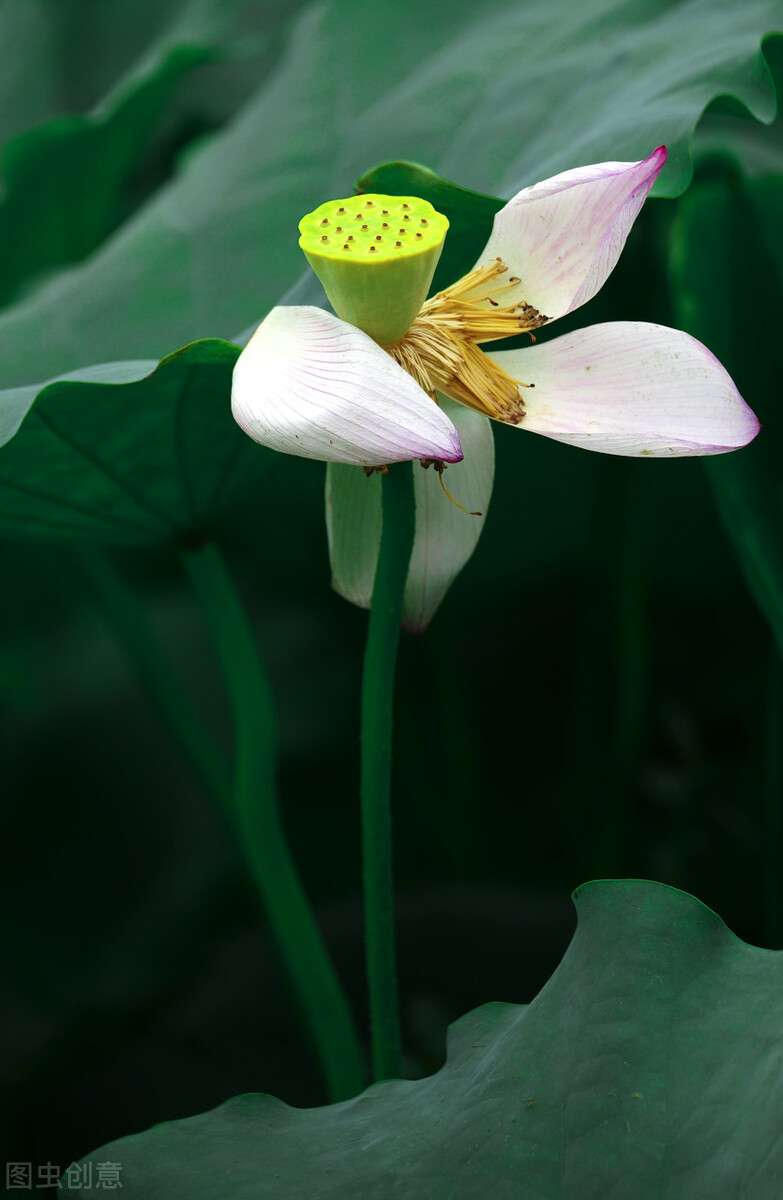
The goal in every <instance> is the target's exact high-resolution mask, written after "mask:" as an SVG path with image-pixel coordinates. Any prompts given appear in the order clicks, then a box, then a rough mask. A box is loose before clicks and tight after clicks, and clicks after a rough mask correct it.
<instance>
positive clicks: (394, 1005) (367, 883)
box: [361, 463, 414, 1079]
mask: <svg viewBox="0 0 783 1200" xmlns="http://www.w3.org/2000/svg"><path fill="white" fill-rule="evenodd" d="M413 533H414V502H413V474H412V471H411V467H410V464H408V463H402V464H400V465H398V466H394V467H392V468H391V470H390V471H389V473H388V475H386V476H385V477H384V479H383V532H382V535H381V548H380V554H379V556H378V566H377V568H376V572H375V583H374V585H373V593H372V607H371V609H370V621H369V627H368V630H367V647H366V650H365V656H364V673H363V676H362V769H361V797H362V850H363V858H364V905H365V937H366V944H367V979H368V984H369V992H370V1022H371V1028H372V1053H373V1070H374V1075H375V1078H376V1079H399V1078H401V1077H402V1047H401V1042H400V1018H399V1003H398V999H397V970H396V965H395V953H394V900H393V884H394V880H393V872H392V835H391V741H392V725H393V715H394V714H393V706H394V669H395V665H396V662H397V646H398V643H399V637H400V618H401V615H402V598H403V592H404V589H405V580H406V577H407V574H408V563H409V562H410V556H411V547H412V545H413Z"/></svg>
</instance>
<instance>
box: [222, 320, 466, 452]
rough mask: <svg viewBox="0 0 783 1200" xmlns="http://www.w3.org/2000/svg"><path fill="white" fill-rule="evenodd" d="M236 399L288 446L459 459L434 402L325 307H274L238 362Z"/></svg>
mask: <svg viewBox="0 0 783 1200" xmlns="http://www.w3.org/2000/svg"><path fill="white" fill-rule="evenodd" d="M231 405H232V409H233V413H234V418H235V419H236V421H237V423H238V424H239V425H240V426H241V427H242V429H244V431H245V433H247V434H249V436H250V437H251V438H253V440H254V441H256V442H260V443H261V445H262V446H269V447H271V448H272V449H273V450H280V451H282V453H283V454H297V455H299V456H300V457H302V458H317V459H321V460H323V461H326V462H341V463H358V464H359V465H361V466H381V465H383V464H384V463H391V462H403V461H404V460H406V459H409V458H440V459H443V460H444V462H458V461H459V460H460V459H461V458H462V449H461V447H460V443H459V437H458V435H457V432H456V430H455V428H454V426H453V425H452V424H451V422H450V421H449V419H448V418H447V417H446V416H444V414H443V413H442V412H441V410H440V409H439V408H438V406H437V404H435V403H434V401H432V400H431V399H430V397H429V396H428V395H427V394H426V392H424V391H422V389H421V388H420V387H419V385H418V384H417V383H415V382H414V380H413V379H412V378H411V376H410V375H408V374H407V372H406V371H403V369H402V367H400V366H398V365H397V363H396V362H394V360H393V359H392V358H390V356H389V355H388V354H387V353H386V352H385V350H381V348H380V347H379V346H377V345H376V344H375V342H374V341H373V340H372V339H371V338H369V337H368V336H367V334H365V333H362V332H361V330H359V329H356V328H355V327H354V326H353V325H348V324H346V322H345V321H341V320H339V319H338V318H337V317H335V316H332V314H331V313H327V312H324V311H323V310H322V309H320V308H310V307H304V308H286V307H278V308H273V309H272V311H271V312H270V313H269V315H268V317H266V319H265V320H264V321H262V322H261V324H260V325H259V327H258V329H257V330H256V332H255V333H254V334H253V337H252V338H251V339H250V341H249V342H248V344H247V346H246V347H245V349H244V350H243V351H242V353H241V355H240V356H239V359H238V361H237V364H236V367H235V368H234V384H233V389H232V396H231Z"/></svg>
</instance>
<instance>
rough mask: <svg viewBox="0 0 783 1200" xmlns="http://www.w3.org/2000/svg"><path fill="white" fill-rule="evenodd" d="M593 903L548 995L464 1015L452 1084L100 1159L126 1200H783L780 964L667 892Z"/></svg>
mask: <svg viewBox="0 0 783 1200" xmlns="http://www.w3.org/2000/svg"><path fill="white" fill-rule="evenodd" d="M576 902H577V910H578V913H579V926H578V929H577V932H576V935H575V937H574V940H573V942H572V943H571V946H570V947H569V949H568V951H567V953H566V955H565V957H564V959H563V961H562V963H561V965H560V967H559V968H558V970H557V971H556V972H555V974H554V976H553V977H552V979H551V980H550V981H549V983H548V984H547V986H546V987H545V988H544V989H543V991H542V992H541V993H540V994H539V995H538V996H537V997H536V999H535V1000H534V1001H533V1002H532V1003H531V1004H530V1005H529V1006H527V1007H526V1008H525V1007H518V1006H515V1005H511V1004H492V1005H487V1006H485V1007H484V1008H480V1009H478V1010H477V1011H476V1012H473V1013H471V1014H469V1015H468V1016H466V1017H464V1018H463V1019H462V1020H461V1021H459V1022H458V1023H457V1024H456V1026H455V1027H454V1028H453V1029H452V1031H451V1037H450V1042H449V1056H448V1061H447V1063H446V1065H445V1067H444V1068H443V1069H442V1070H441V1071H440V1072H439V1073H438V1074H437V1075H434V1076H431V1077H430V1078H428V1079H423V1080H420V1081H418V1082H415V1083H410V1082H392V1083H384V1084H378V1085H376V1086H374V1087H372V1088H370V1089H369V1090H368V1091H366V1092H364V1093H363V1094H362V1095H361V1096H358V1097H356V1099H354V1100H350V1101H348V1102H347V1103H343V1104H338V1105H332V1106H330V1107H326V1108H319V1109H306V1110H302V1109H292V1108H288V1107H287V1106H286V1105H284V1104H281V1103H280V1102H278V1101H276V1100H274V1099H272V1098H271V1097H269V1096H260V1095H247V1096H239V1097H237V1098H236V1099H234V1100H230V1101H229V1102H228V1103H227V1104H224V1105H223V1106H222V1107H220V1108H218V1109H215V1110H213V1111H212V1112H209V1113H205V1114H204V1115H203V1116H198V1117H192V1118H189V1119H186V1120H181V1121H172V1122H169V1123H167V1124H165V1125H158V1126H156V1127H155V1128H154V1129H153V1130H151V1131H150V1132H148V1133H142V1134H138V1135H136V1136H133V1137H128V1138H124V1139H122V1140H121V1141H119V1142H113V1143H111V1144H110V1145H109V1146H104V1147H103V1148H102V1149H101V1150H99V1151H97V1152H96V1153H95V1155H93V1156H91V1157H92V1158H93V1160H94V1161H95V1162H99V1161H104V1162H105V1161H107V1160H108V1161H113V1162H121V1163H122V1180H123V1195H124V1196H125V1197H126V1200H134V1198H136V1197H138V1198H139V1200H142V1197H143V1198H144V1200H146V1198H147V1197H149V1196H155V1197H156V1200H175V1198H176V1200H179V1197H181V1196H188V1197H189V1198H190V1200H199V1198H201V1197H204V1200H206V1198H207V1197H209V1198H210V1200H211V1198H212V1197H213V1196H216V1195H221V1196H225V1197H227V1198H228V1197H230V1200H262V1198H266V1197H268V1198H269V1200H289V1198H290V1200H299V1197H305V1196H306V1197H308V1200H344V1198H345V1197H348V1196H357V1197H359V1196H362V1197H364V1196H366V1197H372V1198H373V1200H386V1198H387V1197H388V1198H389V1200H391V1198H392V1197H394V1198H395V1200H403V1198H405V1200H408V1198H410V1200H413V1198H414V1197H415V1198H416V1200H479V1198H483V1197H486V1196H488V1195H491V1196H492V1197H493V1200H494V1198H497V1200H519V1198H520V1197H524V1200H553V1198H554V1197H559V1198H560V1197H562V1200H607V1197H612V1200H660V1197H662V1196H666V1197H667V1200H695V1198H696V1197H699V1198H701V1197H705V1198H706V1197H709V1200H733V1198H734V1197H738V1196H742V1197H743V1200H776V1198H777V1196H778V1195H779V1188H780V1179H781V1178H782V1177H783V1141H781V1137H780V1130H781V1127H783V1095H781V1092H780V1088H779V1087H778V1086H777V1081H778V1080H779V1078H780V1072H781V1069H783V1031H782V1030H781V1021H780V995H781V989H783V954H781V953H775V952H772V951H765V950H759V949H757V948H755V947H753V946H748V945H746V944H745V943H743V942H740V941H739V939H738V938H736V937H734V936H733V934H731V933H730V932H729V930H728V929H727V928H726V926H725V925H724V924H723V922H722V921H721V920H720V919H719V918H718V917H717V916H716V915H715V914H714V913H713V912H711V911H710V910H709V909H707V908H705V907H704V906H703V905H702V904H700V903H699V902H698V901H696V900H695V899H694V898H693V897H692V896H688V895H686V894H685V893H684V892H678V891H676V890H674V889H673V888H667V887H665V886H664V885H662V884H656V883H649V882H646V881H639V880H625V881H616V882H612V881H610V882H606V881H604V882H600V883H592V884H588V885H586V886H585V887H583V888H581V889H579V891H578V892H577V893H576ZM62 1194H63V1195H64V1196H75V1195H76V1194H77V1192H76V1191H75V1190H73V1191H72V1190H70V1189H69V1188H68V1187H67V1186H66V1187H64V1188H63V1192H62Z"/></svg>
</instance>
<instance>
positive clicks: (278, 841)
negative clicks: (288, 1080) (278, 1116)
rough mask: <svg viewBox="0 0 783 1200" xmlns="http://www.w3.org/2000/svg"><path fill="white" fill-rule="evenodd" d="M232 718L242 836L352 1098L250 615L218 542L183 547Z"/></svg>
mask: <svg viewBox="0 0 783 1200" xmlns="http://www.w3.org/2000/svg"><path fill="white" fill-rule="evenodd" d="M182 559H183V562H184V564H185V567H186V569H187V571H188V574H189V575H190V578H191V581H192V583H193V587H194V589H195V591H196V594H197V596H198V598H199V601H200V604H201V607H202V610H203V613H204V617H205V619H206V623H207V626H208V628H209V631H210V633H211V636H212V641H213V644H214V647H215V651H216V653H217V657H218V660H219V662H220V666H221V668H222V672H223V676H224V679H225V682H226V687H227V690H228V694H229V698H230V702H231V708H232V712H233V718H234V756H235V761H234V772H235V774H234V805H235V819H236V824H237V828H238V831H239V837H240V842H241V845H242V848H243V851H244V853H245V856H246V859H247V862H248V865H249V867H250V870H251V873H252V875H253V878H254V880H255V883H256V886H257V888H258V890H259V893H260V895H261V899H262V902H263V905H264V909H265V912H266V916H267V919H268V921H269V926H270V930H271V933H272V936H273V938H274V940H275V943H276V945H277V949H278V951H279V953H280V956H281V958H282V960H283V963H284V964H285V968H286V970H287V972H288V975H289V978H290V981H291V985H292V987H293V990H294V993H295V995H296V998H297V1000H298V1002H299V1004H300V1006H301V1010H302V1012H303V1015H304V1017H305V1019H306V1021H307V1025H308V1027H309V1031H310V1034H311V1036H312V1039H313V1042H314V1045H315V1050H316V1053H317V1056H318V1060H319V1062H320V1065H321V1069H322V1070H323V1074H324V1077H325V1079H326V1083H327V1087H328V1090H329V1094H330V1096H331V1098H332V1100H343V1099H347V1098H348V1097H350V1096H353V1095H356V1093H357V1092H359V1091H361V1089H362V1087H363V1086H364V1068H363V1063H362V1054H361V1048H360V1045H359V1040H358V1038H357V1035H356V1032H355V1029H354V1025H353V1019H352V1016H351V1012H350V1008H349V1005H348V1001H347V999H346V997H345V994H344V992H343V990H342V987H341V985H340V982H339V980H338V978H337V975H336V973H335V970H334V967H333V966H332V963H331V961H330V959H329V956H328V953H327V950H326V947H325V946H324V943H323V939H322V937H321V933H320V930H319V929H318V926H317V924H316V921H315V918H314V916H313V913H312V910H311V908H310V905H309V903H308V901H307V898H306V896H305V893H304V889H303V887H302V884H301V881H300V879H299V875H298V873H297V870H296V867H295V865H294V862H293V860H292V858H291V852H290V850H289V847H288V843H287V840H286V835H285V831H284V829H283V824H282V820H281V816H280V810H279V806H278V799H277V783H276V775H275V714H274V706H273V700H272V693H271V691H270V688H269V684H268V682H267V678H266V674H265V672H264V669H263V666H262V664H261V660H260V658H259V655H258V651H257V648H256V644H255V639H254V637H253V633H252V631H251V628H250V624H249V622H248V619H247V616H246V614H245V612H244V609H243V607H242V604H241V601H240V599H239V597H238V595H237V593H236V590H235V589H234V586H233V584H232V582H231V578H230V576H229V574H228V571H227V569H226V566H225V563H224V562H223V559H222V557H221V555H220V552H219V551H218V549H217V547H216V546H214V545H207V546H204V547H203V548H201V549H198V550H194V551H183V552H182Z"/></svg>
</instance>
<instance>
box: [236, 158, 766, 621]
mask: <svg viewBox="0 0 783 1200" xmlns="http://www.w3.org/2000/svg"><path fill="white" fill-rule="evenodd" d="M665 161H666V150H665V148H664V147H662V146H661V147H659V148H658V149H657V150H655V151H654V152H653V153H652V154H651V155H650V156H649V157H648V158H646V159H644V160H642V161H641V162H607V163H599V164H597V165H593V166H587V167H579V168H576V169H575V170H570V171H565V172H563V173H562V174H560V175H555V176H554V177H553V178H551V179H547V180H544V181H543V182H542V183H537V184H535V185H533V186H532V187H528V188H524V189H523V190H522V191H521V192H519V193H518V194H517V195H516V196H514V197H513V199H511V200H510V201H509V202H508V203H507V204H506V205H505V207H504V208H502V209H501V210H500V211H499V212H498V213H497V215H496V216H495V221H494V226H493V230H492V233H491V235H490V238H489V241H488V242H487V244H486V246H485V248H484V250H483V252H482V254H481V255H480V256H479V259H478V261H477V263H476V264H475V266H474V267H473V269H472V270H471V271H469V272H468V274H467V275H466V276H464V278H462V279H461V280H459V281H458V282H457V283H455V284H453V285H452V286H450V287H448V288H446V289H445V290H444V291H442V292H439V293H438V294H437V295H436V296H433V297H432V298H431V299H429V300H425V301H424V302H423V303H421V301H422V300H423V299H424V296H426V289H427V287H428V286H429V282H430V281H431V278H432V272H433V271H434V268H435V263H436V262H437V256H438V254H439V253H440V246H441V245H442V240H443V236H445V227H446V226H447V223H446V222H445V218H443V217H440V215H439V214H437V213H435V210H433V209H431V208H430V206H428V205H425V206H424V207H422V205H423V203H424V202H422V201H417V200H415V199H413V198H403V199H402V200H401V199H400V198H399V197H382V196H369V197H365V196H360V197H356V198H353V199H351V200H346V201H339V202H338V201H334V202H330V205H328V206H327V205H324V206H322V208H321V209H318V210H316V212H315V213H314V214H311V217H310V218H306V219H305V221H303V223H302V225H301V226H300V229H302V231H303V237H302V243H301V244H302V245H303V248H304V249H305V251H306V253H308V258H310V261H311V262H313V263H314V265H315V266H316V269H318V261H317V260H318V249H319V247H318V243H323V251H324V254H325V256H326V257H325V259H324V262H325V264H326V266H325V273H322V272H321V271H320V270H319V274H321V278H322V281H323V282H324V284H325V287H326V290H327V295H328V296H329V298H330V300H331V301H332V304H333V306H334V308H335V310H336V311H337V312H340V313H341V316H335V315H333V314H331V313H329V312H326V311H324V310H322V309H320V308H314V307H277V308H274V309H272V311H271V312H270V313H269V315H268V316H267V317H266V319H265V320H264V321H262V323H261V324H260V326H259V327H258V329H257V330H256V332H255V333H254V335H253V337H252V338H251V340H250V342H249V343H248V345H247V347H246V348H245V350H244V351H243V352H242V354H241V356H240V358H239V360H238V362H237V365H236V369H235V372H234V385H233V396H232V407H233V412H234V416H235V418H236V420H237V422H238V423H239V425H240V426H241V427H242V428H243V429H244V430H245V432H246V433H248V434H249V435H250V437H252V438H254V439H255V440H256V441H258V442H260V443H262V444H263V445H265V446H269V447H271V448H273V449H275V450H280V451H283V452H284V453H288V454H296V455H300V456H303V457H306V458H316V459H321V460H323V461H326V462H328V463H330V464H333V465H332V466H330V469H329V473H328V479H327V523H328V528H329V538H330V549H331V554H332V567H333V583H334V585H335V587H336V588H337V590H338V591H340V592H341V593H342V594H343V595H345V596H346V597H347V598H348V599H350V600H352V601H353V602H354V603H358V604H362V605H364V606H367V605H368V604H369V602H370V597H371V593H372V581H373V576H374V571H375V563H376V559H377V551H378V544H379V539H380V522H381V510H380V488H379V486H378V480H374V479H366V478H365V477H364V475H365V473H371V472H372V471H373V469H376V468H381V469H382V468H384V467H385V466H387V465H388V464H390V463H394V462H400V461H405V460H408V459H418V460H420V461H422V463H423V465H425V466H429V465H432V464H434V466H435V469H436V472H441V473H442V471H443V470H444V469H445V467H446V465H447V464H457V465H453V466H451V467H450V469H449V475H448V479H449V486H450V488H451V490H452V492H453V494H454V496H455V497H456V498H458V500H459V502H460V505H461V506H463V507H465V508H468V509H471V510H480V512H479V513H478V514H473V513H471V514H470V515H468V514H466V513H465V512H464V511H460V507H457V506H455V505H454V504H452V503H451V502H450V500H449V499H447V497H446V496H444V495H443V492H442V491H441V489H440V487H439V486H438V479H437V476H436V475H435V473H434V472H432V471H429V472H425V471H419V470H417V471H416V480H415V483H416V504H417V518H416V522H417V523H416V539H415V542H414V548H413V555H412V558H411V566H410V572H409V577H408V584H407V587H406V599H405V623H406V624H407V625H408V627H410V628H414V629H421V628H423V627H424V626H425V625H426V623H427V621H428V620H429V619H430V617H431V616H432V614H433V613H434V611H435V609H436V608H437V606H438V604H439V603H440V600H441V599H442V597H443V595H444V594H445V592H446V590H447V588H448V586H449V584H450V583H451V581H452V580H453V578H454V577H455V576H456V574H457V573H458V571H459V570H460V569H461V568H462V566H463V565H464V563H465V562H466V561H467V559H468V557H469V556H470V554H471V553H472V551H473V548H474V547H475V544H476V542H477V540H478V537H479V534H480V531H481V524H482V521H481V519H480V517H481V514H482V513H485V512H486V507H487V504H488V502H489V497H490V494H491V488H492V479H493V473H494V455H493V445H492V436H491V432H490V427H489V420H493V421H498V422H501V423H503V424H508V425H512V426H514V427H516V428H517V429H519V430H520V431H522V432H524V431H527V432H530V433H540V434H544V435H545V436H546V437H549V438H554V439H555V440H557V441H561V442H568V443H570V444H571V445H574V446H580V447H583V448H585V449H588V450H597V451H601V452H602V453H605V454H619V455H628V456H639V455H642V456H653V457H666V458H668V457H676V456H683V455H703V454H720V453H723V452H724V451H728V450H734V449H736V448H738V447H740V446H744V445H746V444H747V443H748V442H750V441H751V439H752V438H753V437H755V435H756V433H757V432H758V429H759V424H758V421H757V419H756V417H755V416H754V414H753V413H752V412H751V410H750V409H749V408H748V406H747V405H746V404H745V402H744V401H743V400H742V398H741V396H740V395H739V392H738V391H737V389H736V387H735V386H734V383H733V382H732V380H731V378H730V377H729V375H728V374H727V372H726V371H725V370H724V368H723V367H722V366H721V364H720V363H719V362H718V361H717V359H716V358H715V357H714V356H713V355H712V354H711V353H710V352H709V350H707V349H706V347H705V346H703V345H701V343H700V342H698V341H696V340H695V339H694V338H692V337H690V336H689V335H688V334H686V333H683V332H681V331H679V330H675V329H668V328H665V327H664V326H661V325H654V324H649V323H644V322H639V321H629V322H625V321H621V322H612V323H609V324H602V325H592V326H588V327H587V328H585V329H581V330H579V331H577V332H575V333H569V334H565V335H563V336H561V337H559V338H554V339H552V340H550V341H546V342H543V343H541V344H535V345H533V344H531V345H530V346H529V347H525V348H523V349H513V350H498V351H495V352H494V353H488V352H487V351H485V350H482V349H480V347H481V346H483V345H486V344H488V343H491V342H493V341H497V340H500V339H503V338H508V337H511V336H514V335H517V334H519V333H520V332H527V333H529V334H530V335H531V340H532V341H535V331H536V330H538V329H540V328H541V327H543V326H544V325H547V324H549V322H551V321H554V320H556V319H557V318H558V317H561V316H565V314H566V313H569V312H572V311H573V310H574V309H576V308H578V307H579V306H580V305H582V304H585V303H586V302H587V301H588V300H590V299H591V298H592V297H593V296H594V295H595V294H596V293H597V292H598V291H599V289H600V288H601V287H602V285H603V283H604V281H605V280H606V279H607V277H608V276H609V274H610V272H611V271H612V269H613V268H614V266H615V263H616V262H617V260H618V258H619V256H620V253H621V251H622V248H623V245H624V244H625V240H626V237H627V236H628V233H629V230H630V228H631V226H632V224H633V222H634V220H635V219H636V217H637V215H638V213H639V211H640V209H641V207H642V204H643V203H644V201H645V199H646V197H647V195H648V193H649V191H650V189H651V188H652V186H653V183H654V182H655V180H656V178H657V176H658V174H659V172H660V170H661V168H662V167H663V165H664V163H665ZM403 210H409V211H407V212H404V211H403ZM425 210H426V211H425ZM422 213H424V215H421V214H422ZM383 218H386V220H385V221H384V219H383ZM308 221H309V222H310V224H309V225H307V224H306V222H308ZM411 221H412V224H411ZM308 238H309V241H308ZM438 238H439V239H440V240H438ZM344 239H345V240H344ZM416 239H421V242H418V241H416ZM308 246H309V247H310V251H311V252H308ZM433 246H434V247H435V249H434V250H433V249H432V247H433ZM417 251H419V253H418V254H417ZM427 253H429V260H428V261H426V262H425V261H424V260H425V259H426V258H427ZM341 256H342V257H341ZM397 260H399V261H397ZM422 263H423V264H424V265H423V267H422ZM348 264H350V266H349V265H348ZM354 264H356V265H355V266H354ZM405 264H407V266H406V265H405ZM419 268H421V269H419ZM417 270H418V274H416V271H417ZM406 271H407V275H406ZM414 276H415V278H414ZM346 281H347V282H346ZM370 284H373V285H376V286H375V290H374V291H373V288H372V287H371V286H370ZM351 289H353V292H352V294H350V293H351ZM368 297H369V299H368ZM341 318H343V319H341ZM351 322H352V323H351ZM359 325H362V328H360V327H359ZM335 464H339V465H335ZM360 467H363V468H365V472H362V471H361V470H358V469H357V468H360Z"/></svg>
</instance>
